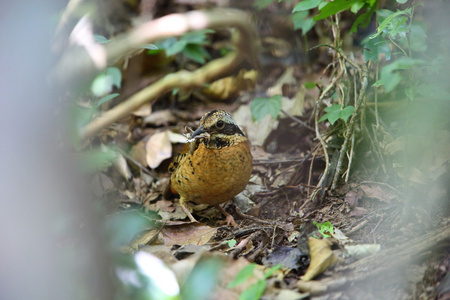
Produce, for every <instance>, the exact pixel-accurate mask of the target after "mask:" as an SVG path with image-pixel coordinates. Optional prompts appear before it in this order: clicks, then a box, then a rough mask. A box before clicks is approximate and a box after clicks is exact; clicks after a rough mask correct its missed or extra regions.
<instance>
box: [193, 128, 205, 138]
mask: <svg viewBox="0 0 450 300" xmlns="http://www.w3.org/2000/svg"><path fill="white" fill-rule="evenodd" d="M205 132H206V130H205V128H204V127H203V125H202V126H200V127H199V128H197V130H196V131H194V132H193V133H192V134H191V139H192V138H195V137H196V136H198V135H200V134H202V133H205Z"/></svg>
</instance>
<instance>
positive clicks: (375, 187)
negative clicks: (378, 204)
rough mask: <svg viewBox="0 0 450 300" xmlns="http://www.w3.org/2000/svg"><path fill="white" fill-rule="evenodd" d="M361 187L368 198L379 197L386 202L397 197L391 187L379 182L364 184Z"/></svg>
mask: <svg viewBox="0 0 450 300" xmlns="http://www.w3.org/2000/svg"><path fill="white" fill-rule="evenodd" d="M360 188H361V190H362V191H363V192H364V195H365V196H366V197H368V198H374V199H378V200H380V201H383V202H386V203H391V202H392V200H394V199H395V198H396V197H395V195H393V194H392V191H391V190H390V189H389V188H386V187H384V186H381V185H379V184H362V185H361V186H360Z"/></svg>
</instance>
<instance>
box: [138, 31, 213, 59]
mask: <svg viewBox="0 0 450 300" xmlns="http://www.w3.org/2000/svg"><path fill="white" fill-rule="evenodd" d="M210 33H214V30H212V29H204V30H199V31H192V32H188V33H186V34H184V35H182V36H181V37H180V38H174V37H173V38H168V39H165V40H162V41H159V42H156V43H155V44H147V45H145V46H144V48H145V49H148V51H147V54H148V55H155V54H158V53H160V52H162V51H165V53H166V56H167V57H169V56H172V55H177V54H179V53H181V54H183V55H184V56H185V57H187V58H188V59H190V60H193V61H195V62H197V63H199V64H204V63H205V62H206V59H211V56H210V55H209V53H208V51H206V50H205V48H204V46H205V45H208V44H209V41H208V36H207V35H208V34H210Z"/></svg>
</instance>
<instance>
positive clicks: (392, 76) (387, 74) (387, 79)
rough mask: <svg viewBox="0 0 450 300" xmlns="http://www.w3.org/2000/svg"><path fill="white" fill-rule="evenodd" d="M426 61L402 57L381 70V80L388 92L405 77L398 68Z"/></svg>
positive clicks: (408, 67) (409, 66) (410, 66)
mask: <svg viewBox="0 0 450 300" xmlns="http://www.w3.org/2000/svg"><path fill="white" fill-rule="evenodd" d="M423 63H424V61H423V60H420V59H412V58H409V57H402V58H399V59H398V60H396V61H395V62H393V63H391V64H389V65H386V66H384V67H383V68H382V69H381V72H380V81H381V83H382V84H383V86H384V89H385V90H386V92H390V91H392V90H393V89H394V88H395V87H396V86H397V85H398V84H399V83H400V81H401V80H402V79H403V77H402V76H401V75H400V74H399V72H397V70H407V69H411V68H412V67H413V66H416V65H420V64H423Z"/></svg>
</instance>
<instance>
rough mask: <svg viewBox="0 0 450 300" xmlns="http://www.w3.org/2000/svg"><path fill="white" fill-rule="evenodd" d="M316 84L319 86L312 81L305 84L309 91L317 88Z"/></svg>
mask: <svg viewBox="0 0 450 300" xmlns="http://www.w3.org/2000/svg"><path fill="white" fill-rule="evenodd" d="M316 84H317V83H315V82H311V81H308V82H305V83H304V85H305V88H306V89H308V90H312V89H315V88H316V87H317V85H316Z"/></svg>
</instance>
